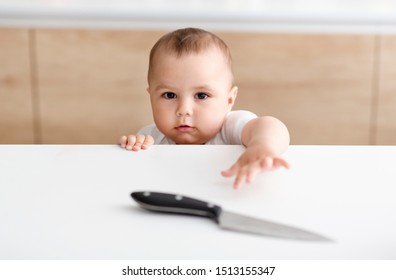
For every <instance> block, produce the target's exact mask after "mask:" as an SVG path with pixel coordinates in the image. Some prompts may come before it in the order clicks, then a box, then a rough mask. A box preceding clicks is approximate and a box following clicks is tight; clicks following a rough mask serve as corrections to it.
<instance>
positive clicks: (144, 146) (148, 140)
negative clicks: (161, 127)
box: [142, 135, 154, 150]
mask: <svg viewBox="0 0 396 280" xmlns="http://www.w3.org/2000/svg"><path fill="white" fill-rule="evenodd" d="M153 144H154V138H153V137H152V136H151V135H147V136H146V138H145V139H144V142H143V144H142V149H143V150H145V149H148V148H149V147H150V146H151V145H153Z"/></svg>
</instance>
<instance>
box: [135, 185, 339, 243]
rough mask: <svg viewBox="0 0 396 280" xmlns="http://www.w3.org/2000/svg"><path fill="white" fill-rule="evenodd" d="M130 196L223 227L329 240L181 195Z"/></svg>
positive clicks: (146, 204)
mask: <svg viewBox="0 0 396 280" xmlns="http://www.w3.org/2000/svg"><path fill="white" fill-rule="evenodd" d="M131 196H132V198H133V199H134V200H135V201H136V202H137V203H139V205H140V206H141V207H142V208H144V209H147V210H151V211H157V212H164V213H175V214H187V215H194V216H203V217H208V218H210V219H212V220H214V221H215V222H216V223H217V224H219V226H220V227H221V228H224V229H229V230H235V231H241V232H249V233H254V234H260V235H266V236H272V237H282V238H289V239H299V240H311V241H331V240H330V239H328V238H326V237H324V236H321V235H319V234H316V233H313V232H310V231H306V230H303V229H298V228H295V227H291V226H287V225H282V224H278V223H274V222H270V221H265V220H262V219H257V218H253V217H249V216H244V215H240V214H236V213H231V212H228V211H225V210H224V209H222V208H221V207H220V206H217V205H214V204H211V203H208V202H205V201H202V200H198V199H194V198H190V197H186V196H182V195H177V194H169V193H160V192H148V191H144V192H133V193H131Z"/></svg>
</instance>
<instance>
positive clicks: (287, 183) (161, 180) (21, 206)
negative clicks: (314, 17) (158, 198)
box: [0, 145, 396, 260]
mask: <svg viewBox="0 0 396 280" xmlns="http://www.w3.org/2000/svg"><path fill="white" fill-rule="evenodd" d="M242 151H243V148H242V147H240V146H176V145H174V146H172V145H171V146H154V147H152V148H151V149H149V150H147V151H141V152H138V153H134V152H128V151H125V150H123V149H121V148H119V147H118V146H116V145H65V146H64V145H0V248H1V249H0V259H147V260H148V259H181V260H183V259H396V172H395V167H394V166H395V164H394V161H395V159H396V147H386V146H291V147H290V148H289V150H288V151H287V152H286V154H285V158H287V159H288V160H289V161H290V163H291V169H290V170H278V171H275V172H267V173H262V174H260V175H259V177H258V178H257V180H256V181H255V182H254V183H253V184H251V185H249V186H244V187H243V189H240V190H238V191H236V190H233V189H232V188H231V184H232V179H228V178H223V177H221V175H220V171H221V170H223V169H225V168H227V167H228V166H229V165H230V164H231V163H233V162H234V160H235V159H236V158H237V157H238V156H239V154H240V153H241V152H242ZM138 190H153V191H166V192H172V193H180V194H184V195H189V196H193V197H196V198H199V199H205V200H208V201H210V202H213V203H216V204H219V205H221V206H223V207H224V208H226V209H228V210H232V211H238V212H241V213H244V214H248V215H253V216H257V217H261V218H264V219H269V220H273V221H277V222H280V223H285V224H289V225H293V226H297V227H302V228H305V229H309V230H312V231H315V232H318V233H321V234H323V235H326V236H328V237H330V238H332V239H334V240H335V242H333V243H325V242H307V241H294V240H286V239H278V238H269V237H260V236H255V235H249V234H242V233H236V232H231V231H226V230H222V229H220V228H218V227H217V225H216V224H215V223H214V222H212V221H210V220H209V219H205V218H199V217H189V216H179V215H167V214H157V213H153V212H148V211H145V210H143V209H140V208H139V207H138V206H137V204H136V203H135V202H134V201H133V200H132V199H131V198H130V193H131V192H132V191H138Z"/></svg>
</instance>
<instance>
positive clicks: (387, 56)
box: [376, 36, 396, 145]
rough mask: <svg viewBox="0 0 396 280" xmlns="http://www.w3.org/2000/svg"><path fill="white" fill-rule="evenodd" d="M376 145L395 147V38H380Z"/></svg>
mask: <svg viewBox="0 0 396 280" xmlns="http://www.w3.org/2000/svg"><path fill="white" fill-rule="evenodd" d="M380 45H381V52H380V64H379V65H380V67H379V91H378V119H377V123H378V126H377V130H376V132H377V135H376V144H380V145H396V36H382V37H381V38H380Z"/></svg>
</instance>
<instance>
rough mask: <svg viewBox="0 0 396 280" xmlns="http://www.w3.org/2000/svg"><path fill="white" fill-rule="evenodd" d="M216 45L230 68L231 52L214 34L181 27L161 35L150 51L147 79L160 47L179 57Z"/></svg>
mask: <svg viewBox="0 0 396 280" xmlns="http://www.w3.org/2000/svg"><path fill="white" fill-rule="evenodd" d="M211 46H215V47H217V48H218V49H219V50H220V51H221V52H222V53H223V54H224V57H225V58H226V60H227V63H228V65H229V67H230V69H231V61H232V59H231V53H230V50H229V48H228V46H227V45H226V44H225V43H224V41H223V40H222V39H220V38H219V37H218V36H216V35H215V34H213V33H211V32H208V31H205V30H203V29H199V28H191V27H189V28H183V29H178V30H175V31H173V32H170V33H167V34H165V35H164V36H162V37H161V38H160V39H159V40H158V41H157V43H155V45H154V46H153V48H152V49H151V51H150V58H149V71H148V79H150V75H151V73H150V72H151V71H152V70H151V69H152V68H153V63H154V62H153V61H154V56H155V54H156V53H157V52H158V50H160V49H161V51H165V52H168V53H171V54H175V55H176V56H178V57H180V56H182V55H184V54H191V53H199V52H201V51H205V50H207V49H208V48H209V47H211Z"/></svg>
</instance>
